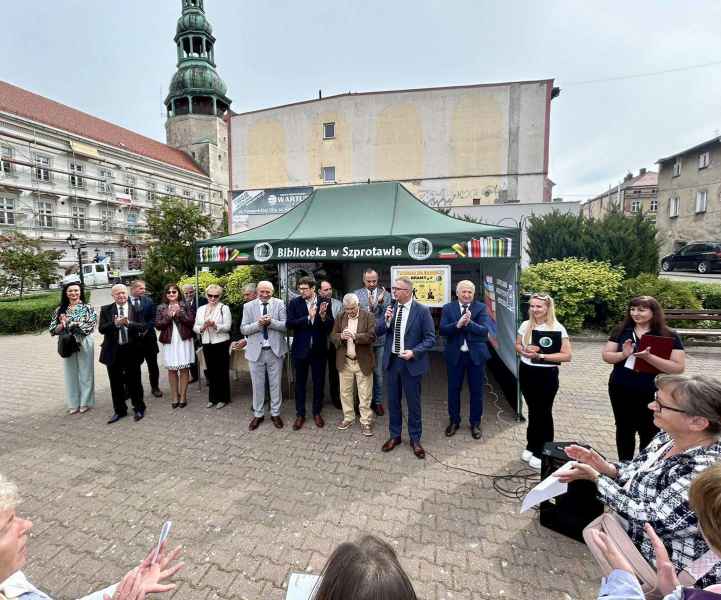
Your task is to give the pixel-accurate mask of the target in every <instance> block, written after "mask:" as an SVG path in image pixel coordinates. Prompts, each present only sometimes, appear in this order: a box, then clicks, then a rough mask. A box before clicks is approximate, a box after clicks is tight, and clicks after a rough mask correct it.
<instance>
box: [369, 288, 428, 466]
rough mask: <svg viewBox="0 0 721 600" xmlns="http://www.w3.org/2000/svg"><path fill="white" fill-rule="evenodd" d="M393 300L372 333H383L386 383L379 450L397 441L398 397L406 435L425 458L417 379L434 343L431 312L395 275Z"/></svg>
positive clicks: (399, 426) (399, 428) (400, 422)
mask: <svg viewBox="0 0 721 600" xmlns="http://www.w3.org/2000/svg"><path fill="white" fill-rule="evenodd" d="M391 291H392V292H393V298H394V299H395V302H394V303H392V304H391V306H389V307H388V308H387V309H386V312H385V314H384V315H383V316H382V317H381V318H380V319H379V320H378V325H377V327H376V335H386V342H385V344H386V345H385V349H384V353H383V369H384V370H385V373H386V376H385V380H386V381H387V383H388V414H389V415H390V419H389V421H388V428H389V431H390V437H389V439H388V441H387V442H386V443H385V444H383V447H382V448H381V450H383V452H390V451H391V450H393V448H395V447H396V446H398V445H400V443H401V431H402V429H403V411H402V408H401V397H402V396H403V394H405V397H406V404H407V406H408V435H409V436H410V438H411V448H412V449H413V453H414V454H415V455H416V457H417V458H425V457H426V451H425V450H424V449H423V446H421V433H422V418H421V380H422V379H423V375H424V374H425V373H426V372H427V371H428V367H429V361H428V351H429V350H431V349H432V348H433V346H434V345H435V343H436V332H435V326H434V325H433V318H432V317H431V311H430V310H428V308H427V307H426V306H423V305H422V304H419V303H418V302H416V301H415V300H413V282H412V281H411V280H410V279H408V278H406V277H399V278H398V279H396V280H395V282H394V283H393V287H391Z"/></svg>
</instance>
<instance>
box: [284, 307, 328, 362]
mask: <svg viewBox="0 0 721 600" xmlns="http://www.w3.org/2000/svg"><path fill="white" fill-rule="evenodd" d="M320 300H321V299H320V297H319V296H316V303H317V304H316V306H319V305H320ZM286 317H287V318H286V322H285V325H286V327H288V328H289V329H292V330H293V346H292V347H291V353H292V354H293V357H294V358H300V359H303V358H308V356H309V355H310V354H311V353H312V354H314V355H320V354H323V355H324V356H325V354H326V352H327V349H328V335H329V334H330V332H331V331H332V330H333V313H332V311H331V306H330V303H329V304H328V309H327V312H326V318H325V321H323V320H322V319H321V318H320V309H319V311H318V312H317V313H316V316H315V319H313V323H311V322H310V321H309V320H308V305H307V304H306V303H305V300H304V299H303V297H302V296H297V297H296V298H293V299H292V300H291V301H290V302H289V303H288V311H287V315H286ZM311 340H312V343H311ZM311 351H312V352H311Z"/></svg>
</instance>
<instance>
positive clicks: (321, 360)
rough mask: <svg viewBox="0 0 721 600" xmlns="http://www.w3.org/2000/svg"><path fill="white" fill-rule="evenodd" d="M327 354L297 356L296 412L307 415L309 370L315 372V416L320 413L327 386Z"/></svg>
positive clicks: (298, 414) (302, 415)
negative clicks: (306, 395)
mask: <svg viewBox="0 0 721 600" xmlns="http://www.w3.org/2000/svg"><path fill="white" fill-rule="evenodd" d="M326 361H327V358H326V355H325V353H322V354H311V355H309V356H308V357H307V358H295V359H293V362H294V364H295V414H296V416H298V417H305V385H306V383H307V382H308V371H311V372H312V374H313V416H315V415H319V414H320V411H321V409H322V408H323V388H324V387H325V365H326Z"/></svg>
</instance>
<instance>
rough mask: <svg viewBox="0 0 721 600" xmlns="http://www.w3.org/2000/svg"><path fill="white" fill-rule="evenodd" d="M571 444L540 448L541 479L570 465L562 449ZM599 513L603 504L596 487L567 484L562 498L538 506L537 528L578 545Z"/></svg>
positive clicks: (551, 443)
mask: <svg viewBox="0 0 721 600" xmlns="http://www.w3.org/2000/svg"><path fill="white" fill-rule="evenodd" d="M574 444H576V442H548V443H547V444H546V445H545V446H544V447H543V455H542V456H541V478H542V479H545V478H546V477H548V476H549V475H550V474H551V473H553V472H554V471H555V470H556V469H559V468H560V467H562V466H563V465H565V464H566V463H567V462H569V461H570V459H569V458H568V457H567V456H566V453H565V452H564V451H563V449H564V448H565V447H566V446H571V445H574ZM578 445H583V444H578ZM586 447H588V446H586ZM602 513H603V503H602V502H601V501H600V500H599V499H598V498H597V495H596V484H595V483H593V482H592V481H586V480H581V481H572V482H570V483H569V484H568V491H567V492H566V493H565V494H561V495H560V496H556V497H555V498H551V499H550V500H546V501H545V502H541V506H540V519H541V525H543V526H544V527H548V529H552V530H553V531H555V532H557V533H561V534H563V535H565V536H568V537H570V538H573V539H574V540H578V541H579V542H583V528H584V527H585V526H586V525H588V524H589V523H590V522H591V521H593V520H594V519H595V518H596V517H598V516H600V515H601V514H602Z"/></svg>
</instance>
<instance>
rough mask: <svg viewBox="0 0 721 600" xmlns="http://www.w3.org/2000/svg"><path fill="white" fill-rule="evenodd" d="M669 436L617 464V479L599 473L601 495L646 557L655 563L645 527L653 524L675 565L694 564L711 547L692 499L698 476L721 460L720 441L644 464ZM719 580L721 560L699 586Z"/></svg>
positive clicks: (658, 437) (659, 435)
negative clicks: (690, 495) (700, 528)
mask: <svg viewBox="0 0 721 600" xmlns="http://www.w3.org/2000/svg"><path fill="white" fill-rule="evenodd" d="M670 440H671V438H670V437H669V435H668V434H667V433H665V432H661V433H659V434H658V435H656V437H654V438H653V439H652V440H651V442H650V443H649V445H648V446H647V447H646V448H645V449H644V450H642V451H641V452H640V453H639V454H638V456H636V458H634V459H633V460H631V461H629V462H625V463H619V464H617V465H616V467H617V468H618V477H617V478H616V479H611V478H610V477H607V476H605V475H600V476H599V477H598V493H599V497H600V499H601V500H602V501H603V502H604V503H605V504H606V505H607V506H608V507H609V508H611V509H612V510H614V511H615V512H616V513H617V514H618V516H620V517H622V518H623V519H625V520H626V521H627V526H626V531H627V532H628V535H629V537H630V538H631V539H632V540H633V543H634V544H635V545H636V547H637V548H638V549H639V551H640V552H641V554H643V556H644V558H646V560H648V561H649V562H650V563H651V564H655V560H654V552H653V547H652V546H651V542H650V541H649V539H648V538H647V537H646V535H645V534H644V531H643V525H644V523H649V524H650V525H651V527H653V528H654V529H655V530H656V533H657V534H658V535H659V537H660V538H661V539H662V540H663V542H664V545H665V546H666V549H667V550H668V551H669V555H670V558H671V562H672V563H673V564H674V565H675V566H676V568H677V569H682V568H684V567H686V566H688V565H690V564H691V563H692V562H693V561H694V560H696V559H697V558H700V557H701V556H702V555H703V554H704V553H706V552H707V551H708V550H709V547H708V544H706V541H705V540H704V539H703V536H702V535H701V532H700V531H699V528H698V519H697V517H696V513H694V512H693V511H692V510H691V507H690V506H689V503H688V492H689V488H690V487H691V481H692V480H693V478H694V476H695V475H698V474H699V473H700V472H701V471H703V470H704V469H706V468H707V467H710V466H711V465H712V464H714V463H715V462H717V461H718V460H719V459H721V442H719V441H718V440H717V441H716V442H714V443H713V444H711V445H710V446H697V447H696V448H691V449H689V450H687V451H686V452H684V453H682V454H676V455H674V456H672V457H670V458H666V459H661V460H658V461H656V462H655V463H654V464H652V465H651V466H648V467H646V468H645V469H642V468H641V467H642V466H643V465H644V463H645V462H646V461H647V460H648V458H649V455H650V454H652V453H654V452H658V451H659V450H660V449H661V447H662V446H664V445H666V444H667V443H668V442H669V441H670ZM718 581H721V563H717V564H716V566H715V567H714V568H713V569H711V571H709V572H708V573H707V574H706V576H704V577H703V578H702V579H701V580H700V584H697V585H699V587H704V586H707V585H711V584H713V583H717V582H718Z"/></svg>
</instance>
